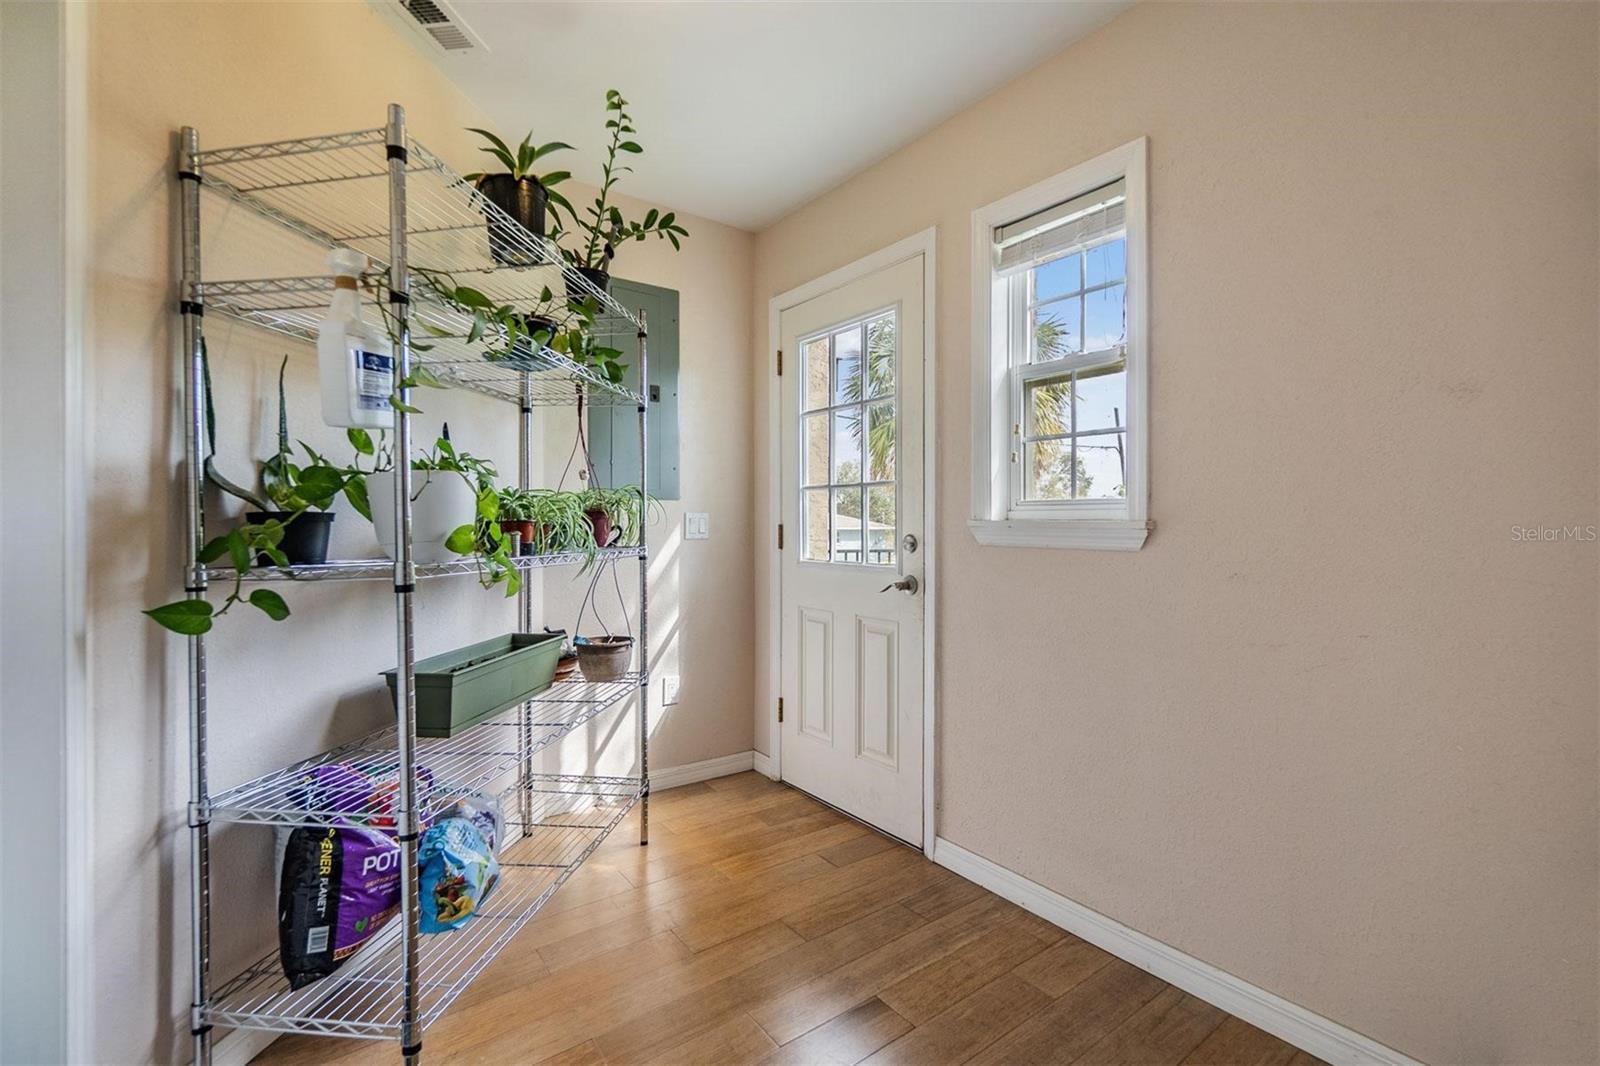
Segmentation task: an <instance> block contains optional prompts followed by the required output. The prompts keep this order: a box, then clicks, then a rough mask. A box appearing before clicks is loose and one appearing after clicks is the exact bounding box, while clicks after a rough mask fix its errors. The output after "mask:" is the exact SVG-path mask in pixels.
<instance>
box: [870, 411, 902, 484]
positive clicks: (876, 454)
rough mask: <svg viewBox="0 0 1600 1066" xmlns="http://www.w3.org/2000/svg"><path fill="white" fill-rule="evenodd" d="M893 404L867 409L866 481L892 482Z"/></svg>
mask: <svg viewBox="0 0 1600 1066" xmlns="http://www.w3.org/2000/svg"><path fill="white" fill-rule="evenodd" d="M894 447H895V426H894V403H893V402H892V401H891V402H889V403H875V404H872V405H871V406H870V407H868V408H867V480H868V481H893V480H894Z"/></svg>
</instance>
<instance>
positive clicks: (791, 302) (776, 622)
mask: <svg viewBox="0 0 1600 1066" xmlns="http://www.w3.org/2000/svg"><path fill="white" fill-rule="evenodd" d="M938 237H939V228H938V227H937V226H929V227H928V228H927V229H925V230H922V231H920V232H918V233H913V234H912V235H911V236H909V237H906V238H905V239H903V240H899V241H896V242H895V243H893V244H891V245H889V246H888V247H887V248H883V249H880V250H879V251H876V252H873V253H872V254H871V255H867V256H863V257H862V258H860V259H857V260H856V261H855V262H853V263H847V264H846V265H844V266H842V267H840V268H839V269H837V270H832V271H829V272H828V273H826V274H824V275H822V276H821V277H820V278H816V279H814V280H812V281H809V282H807V283H806V284H804V285H800V286H797V287H795V288H793V289H790V290H788V291H787V292H782V293H779V294H778V295H777V296H774V297H773V298H772V299H771V300H769V301H768V302H767V340H768V345H767V350H768V351H771V352H776V351H777V350H778V347H779V345H781V344H782V330H781V326H780V323H779V319H780V317H781V316H782V315H783V312H784V311H786V310H788V309H789V308H791V307H795V306H798V305H799V304H803V303H805V302H806V301H807V300H810V299H812V298H814V297H817V296H821V295H822V294H823V293H825V292H831V291H833V290H834V289H838V288H841V287H843V286H845V285H848V284H849V283H850V282H852V281H856V280H858V279H860V278H863V277H866V276H867V275H869V274H875V273H877V272H878V271H880V270H883V269H885V268H887V267H892V266H894V265H896V264H898V263H902V262H904V261H905V260H907V259H910V258H912V257H913V256H918V255H920V256H922V337H923V356H922V358H923V364H922V366H923V369H922V480H923V486H922V542H923V552H924V554H923V567H924V571H923V573H924V578H923V606H922V851H923V854H924V855H926V856H928V858H930V859H931V858H933V842H934V839H935V837H936V835H937V834H936V829H937V818H936V817H935V814H936V811H935V808H934V796H935V789H934V777H935V773H936V768H937V766H938V760H937V759H936V758H935V757H934V756H935V747H934V745H935V739H936V737H937V735H938V733H937V730H936V729H935V725H936V723H937V720H938V718H937V715H938V694H937V690H936V689H935V687H934V678H935V677H936V676H937V671H936V669H935V666H936V660H937V655H938V642H937V640H936V639H935V634H936V633H937V632H938V630H937V628H936V626H935V622H936V620H937V617H938V614H937V611H938V595H939V574H938V568H937V565H936V564H937V560H938V542H939V538H938V536H937V534H936V532H935V528H934V526H935V522H936V520H937V517H938V514H939V510H938V507H937V506H936V503H937V497H938V484H939V482H938V477H937V474H938V467H939V464H938V451H939V449H938V440H939V436H938V432H937V421H938V419H937V415H938V408H937V407H936V406H935V400H936V391H937V390H936V383H937V381H938V378H939V375H938V372H937V371H938V361H937V359H936V358H935V353H936V350H937V347H938V346H937V343H936V339H935V333H934V321H935V315H934V302H935V291H934V286H935V284H936V282H937V278H938V271H937V269H936V261H935V255H936V251H937V247H938ZM773 369H774V372H773V373H771V374H769V375H767V378H768V380H767V477H768V484H770V485H771V486H772V493H771V499H770V500H768V502H767V519H768V523H767V528H768V529H769V530H776V529H777V527H778V524H779V523H780V522H781V521H782V520H783V455H782V450H781V438H780V436H779V430H780V429H781V427H782V419H781V414H782V411H783V398H782V392H781V386H782V382H781V381H780V380H779V378H778V375H777V373H776V367H775V366H774V368H773ZM768 543H769V545H770V546H771V550H768V551H767V552H765V553H763V556H764V561H763V562H762V563H761V569H762V570H764V571H765V573H766V579H767V594H768V602H770V603H771V605H772V608H771V611H770V612H769V615H768V619H767V622H768V630H767V666H768V669H769V671H770V673H769V675H768V676H769V680H768V683H767V692H766V697H767V700H766V703H767V730H768V731H767V736H768V741H767V746H768V747H770V748H771V749H772V750H771V751H770V752H768V756H769V758H770V759H771V766H770V771H769V774H768V776H770V777H771V778H772V779H773V780H774V781H777V780H781V779H782V777H783V731H782V729H781V728H780V727H779V725H778V697H779V695H780V694H781V692H782V688H783V625H782V623H783V568H782V566H781V562H782V560H781V558H780V557H779V553H778V552H777V551H776V541H775V540H774V541H769V542H768Z"/></svg>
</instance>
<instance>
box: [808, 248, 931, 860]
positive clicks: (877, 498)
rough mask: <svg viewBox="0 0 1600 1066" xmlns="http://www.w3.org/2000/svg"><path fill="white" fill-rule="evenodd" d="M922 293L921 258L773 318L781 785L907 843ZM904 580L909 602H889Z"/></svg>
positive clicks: (917, 797)
mask: <svg viewBox="0 0 1600 1066" xmlns="http://www.w3.org/2000/svg"><path fill="white" fill-rule="evenodd" d="M922 283H923V261H922V257H921V256H920V255H919V256H915V257H913V258H911V259H908V260H905V261H903V262H901V263H899V264H896V265H894V266H891V267H887V268H885V269H883V270H881V271H878V272H877V273H874V274H871V275H868V276H867V277H865V278H861V279H858V280H856V281H853V282H851V283H849V284H847V285H845V286H842V287H841V288H838V289H834V290H832V291H831V292H828V293H825V294H823V295H821V296H818V297H815V298H813V299H811V300H808V301H807V302H805V303H803V304H800V305H797V306H795V307H792V308H789V309H787V310H785V311H784V312H783V314H782V316H781V318H780V333H781V337H782V347H783V351H784V352H785V360H784V361H785V364H786V366H785V370H784V377H783V379H782V388H781V390H780V392H781V396H782V408H781V415H780V419H779V433H780V435H781V449H780V450H781V454H782V463H783V466H782V481H781V485H780V493H781V497H782V516H783V517H782V521H783V524H784V529H785V531H786V533H787V536H786V537H785V541H786V543H785V546H784V550H783V559H782V589H781V595H782V604H781V610H782V623H781V625H782V695H783V697H784V702H785V715H784V720H783V723H782V725H781V726H780V728H781V729H782V730H783V738H782V744H781V745H780V748H781V760H782V767H781V771H782V776H783V778H784V779H785V780H787V781H789V782H791V783H793V784H794V785H796V786H797V787H799V788H802V789H804V790H806V791H807V792H811V793H812V794H814V795H816V796H818V797H820V798H821V799H824V800H826V801H827V802H829V803H832V804H833V805H835V806H837V807H839V808H841V809H843V810H845V811H848V812H850V813H851V814H853V815H855V816H856V817H858V818H861V819H862V820H864V821H867V822H869V823H871V824H873V825H876V826H878V827H879V828H881V829H883V830H885V831H887V832H889V833H892V834H894V835H895V836H898V837H900V838H902V839H904V840H908V841H911V842H912V843H921V841H922V735H923V733H922V708H923V692H922V688H923V669H922V667H923V662H922V656H923V647H922V612H923V598H922V593H921V589H920V584H921V582H922V581H923V578H924V573H923V565H922V560H923V558H924V557H925V551H924V548H923V545H924V541H925V538H926V535H927V531H926V530H925V529H923V528H922V514H923V484H922V477H923V473H922V472H923V431H922V419H923V411H922V396H923V372H924V370H923V342H924V338H923V335H922V334H923V298H924V294H923V291H922ZM791 368H792V369H791ZM908 534H909V535H911V536H912V537H914V538H915V540H914V541H911V540H907V539H905V538H907V535H908ZM907 544H915V545H916V547H914V548H911V549H909V550H908V548H907ZM905 579H912V580H913V581H915V582H916V585H915V586H914V589H915V590H914V591H906V590H903V589H902V588H895V587H888V588H887V589H886V586H893V585H894V584H895V583H896V582H901V583H902V584H904V585H910V582H907V581H906V580H905Z"/></svg>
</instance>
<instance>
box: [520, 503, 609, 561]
mask: <svg viewBox="0 0 1600 1066" xmlns="http://www.w3.org/2000/svg"><path fill="white" fill-rule="evenodd" d="M529 516H530V517H531V519H532V520H533V527H534V529H533V553H534V554H535V555H554V554H556V553H558V552H583V553H584V554H585V555H587V556H588V557H589V558H593V552H594V550H595V544H594V537H593V535H592V532H591V530H590V528H589V523H588V521H587V520H586V519H585V518H584V516H583V501H582V500H581V498H580V497H579V495H578V494H577V493H576V492H562V491H560V490H559V489H533V490H531V491H530V492H529Z"/></svg>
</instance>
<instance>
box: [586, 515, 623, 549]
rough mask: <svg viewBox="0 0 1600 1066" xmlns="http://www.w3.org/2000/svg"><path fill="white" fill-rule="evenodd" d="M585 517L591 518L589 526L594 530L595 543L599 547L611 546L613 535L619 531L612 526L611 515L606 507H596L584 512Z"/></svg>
mask: <svg viewBox="0 0 1600 1066" xmlns="http://www.w3.org/2000/svg"><path fill="white" fill-rule="evenodd" d="M583 517H585V518H587V519H588V520H589V528H590V529H592V530H594V545H595V547H597V548H609V547H610V546H611V538H612V535H613V534H615V533H616V532H617V531H616V530H615V529H613V528H612V527H611V516H610V515H609V514H607V513H606V511H605V508H603V507H596V508H594V509H593V510H589V511H585V512H583Z"/></svg>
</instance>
